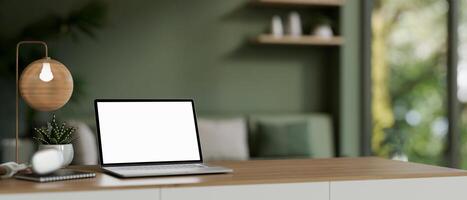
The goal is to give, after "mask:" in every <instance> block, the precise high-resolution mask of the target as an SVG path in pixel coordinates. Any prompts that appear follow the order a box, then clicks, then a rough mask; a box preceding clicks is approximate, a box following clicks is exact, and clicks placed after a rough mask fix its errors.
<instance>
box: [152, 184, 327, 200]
mask: <svg viewBox="0 0 467 200" xmlns="http://www.w3.org/2000/svg"><path fill="white" fill-rule="evenodd" d="M161 197H162V198H161V199H162V200H186V199H202V200H219V199H222V200H238V199H265V200H287V199H293V200H302V199H303V200H329V182H316V183H286V184H258V185H234V186H205V187H188V188H162V189H161Z"/></svg>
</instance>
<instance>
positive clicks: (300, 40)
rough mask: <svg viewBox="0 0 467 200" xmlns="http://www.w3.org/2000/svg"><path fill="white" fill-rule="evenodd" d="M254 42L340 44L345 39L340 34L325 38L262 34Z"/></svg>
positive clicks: (316, 44) (315, 44)
mask: <svg viewBox="0 0 467 200" xmlns="http://www.w3.org/2000/svg"><path fill="white" fill-rule="evenodd" d="M253 42H255V43H257V44H279V45H310V46H312V45H314V46H339V45H341V44H342V43H343V39H342V37H340V36H334V37H332V38H323V37H319V36H300V37H293V36H282V37H276V36H273V35H260V36H258V37H256V38H253Z"/></svg>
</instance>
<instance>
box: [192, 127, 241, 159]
mask: <svg viewBox="0 0 467 200" xmlns="http://www.w3.org/2000/svg"><path fill="white" fill-rule="evenodd" d="M198 130H199V136H200V140H201V150H202V152H203V159H204V160H247V159H248V158H249V150H248V138H247V125H246V120H245V119H244V118H224V119H214V118H200V119H199V120H198Z"/></svg>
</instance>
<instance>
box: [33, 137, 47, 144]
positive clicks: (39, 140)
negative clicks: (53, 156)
mask: <svg viewBox="0 0 467 200" xmlns="http://www.w3.org/2000/svg"><path fill="white" fill-rule="evenodd" d="M33 139H34V140H36V141H37V142H39V143H41V144H49V142H48V141H47V140H44V139H43V138H38V137H33Z"/></svg>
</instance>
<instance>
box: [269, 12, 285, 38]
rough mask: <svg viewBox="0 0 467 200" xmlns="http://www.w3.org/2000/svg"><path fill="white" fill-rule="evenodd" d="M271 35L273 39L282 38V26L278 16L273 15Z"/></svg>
mask: <svg viewBox="0 0 467 200" xmlns="http://www.w3.org/2000/svg"><path fill="white" fill-rule="evenodd" d="M271 34H272V35H273V36H275V37H282V36H284V26H283V25H282V19H281V17H280V16H279V15H274V16H273V17H272V19H271Z"/></svg>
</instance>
